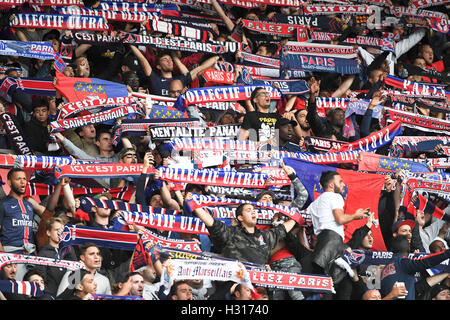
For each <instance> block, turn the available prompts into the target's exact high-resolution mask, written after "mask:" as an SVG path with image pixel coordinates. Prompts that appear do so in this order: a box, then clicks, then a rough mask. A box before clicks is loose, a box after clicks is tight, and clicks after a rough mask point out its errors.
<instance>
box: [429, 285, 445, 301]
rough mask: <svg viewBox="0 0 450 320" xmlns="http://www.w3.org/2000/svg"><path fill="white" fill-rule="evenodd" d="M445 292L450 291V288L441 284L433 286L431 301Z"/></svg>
mask: <svg viewBox="0 0 450 320" xmlns="http://www.w3.org/2000/svg"><path fill="white" fill-rule="evenodd" d="M444 290H450V288H449V287H447V286H446V285H443V284H440V283H439V284H436V285H434V286H432V287H431V290H430V299H432V298H435V297H436V296H437V295H438V294H439V293H440V292H442V291H444Z"/></svg>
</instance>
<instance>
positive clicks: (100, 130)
mask: <svg viewBox="0 0 450 320" xmlns="http://www.w3.org/2000/svg"><path fill="white" fill-rule="evenodd" d="M104 133H108V134H109V135H111V136H112V133H111V131H109V130H108V129H99V130H96V132H95V141H100V136H101V135H102V134H104Z"/></svg>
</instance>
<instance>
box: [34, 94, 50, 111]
mask: <svg viewBox="0 0 450 320" xmlns="http://www.w3.org/2000/svg"><path fill="white" fill-rule="evenodd" d="M39 107H47V109H48V108H49V105H48V99H46V98H42V97H40V98H35V99H33V101H32V103H31V109H33V110H34V109H35V108H39Z"/></svg>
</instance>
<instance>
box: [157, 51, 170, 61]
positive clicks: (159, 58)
mask: <svg viewBox="0 0 450 320" xmlns="http://www.w3.org/2000/svg"><path fill="white" fill-rule="evenodd" d="M164 56H170V57H172V55H171V54H170V51H167V50H163V51H160V52H159V53H158V55H157V56H156V61H155V63H156V65H159V61H160V60H161V58H162V57H164Z"/></svg>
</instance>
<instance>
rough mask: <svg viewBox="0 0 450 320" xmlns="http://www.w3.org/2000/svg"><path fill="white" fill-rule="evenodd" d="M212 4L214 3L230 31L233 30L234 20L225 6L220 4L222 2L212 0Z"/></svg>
mask: <svg viewBox="0 0 450 320" xmlns="http://www.w3.org/2000/svg"><path fill="white" fill-rule="evenodd" d="M211 4H212V5H213V7H214V9H215V10H216V11H217V14H218V15H219V17H220V19H222V21H223V22H224V23H225V26H226V27H227V29H228V31H230V32H231V31H233V29H234V22H233V21H231V19H230V18H228V16H227V15H226V13H225V11H224V10H223V8H222V7H221V6H220V4H219V3H218V2H217V0H211Z"/></svg>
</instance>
